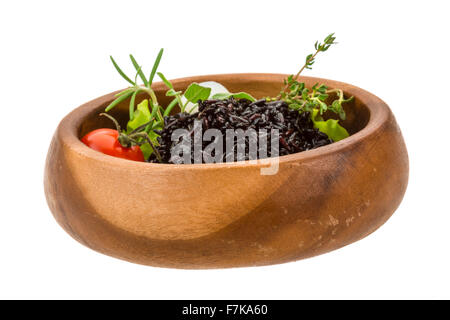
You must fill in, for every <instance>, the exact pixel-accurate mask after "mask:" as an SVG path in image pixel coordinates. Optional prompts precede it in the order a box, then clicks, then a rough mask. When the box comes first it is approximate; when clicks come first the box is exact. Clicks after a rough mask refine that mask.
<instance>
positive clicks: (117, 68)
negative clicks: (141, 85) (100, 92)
mask: <svg viewBox="0 0 450 320" xmlns="http://www.w3.org/2000/svg"><path fill="white" fill-rule="evenodd" d="M109 57H110V58H111V62H112V63H113V65H114V68H116V70H117V72H119V74H120V75H121V76H122V78H124V79H125V80H127V81H128V82H129V83H131V84H132V85H133V86H134V85H136V83H134V82H133V80H131V79H130V78H128V76H127V75H126V74H125V73H124V72H123V71H122V69H120V68H119V66H118V65H117V63H116V61H114V59H113V57H112V56H109Z"/></svg>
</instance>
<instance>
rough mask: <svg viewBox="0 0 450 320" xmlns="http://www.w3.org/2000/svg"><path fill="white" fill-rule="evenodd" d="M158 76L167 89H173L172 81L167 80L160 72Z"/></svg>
mask: <svg viewBox="0 0 450 320" xmlns="http://www.w3.org/2000/svg"><path fill="white" fill-rule="evenodd" d="M158 76H159V77H160V78H161V80H162V82H164V84H165V85H166V86H167V87H168V88H169V89H173V85H172V83H170V81H169V80H167V78H166V77H165V76H164V75H163V74H162V73H161V72H158Z"/></svg>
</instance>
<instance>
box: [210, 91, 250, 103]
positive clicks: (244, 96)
mask: <svg viewBox="0 0 450 320" xmlns="http://www.w3.org/2000/svg"><path fill="white" fill-rule="evenodd" d="M230 97H233V98H235V99H247V100H249V101H251V102H255V101H256V99H255V98H253V97H252V96H251V95H250V94H248V93H246V92H238V93H216V94H214V95H213V96H212V97H211V99H217V100H225V99H228V98H230Z"/></svg>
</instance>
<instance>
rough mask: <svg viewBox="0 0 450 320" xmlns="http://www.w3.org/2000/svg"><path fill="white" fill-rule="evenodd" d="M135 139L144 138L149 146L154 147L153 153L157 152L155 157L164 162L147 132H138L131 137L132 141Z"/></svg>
mask: <svg viewBox="0 0 450 320" xmlns="http://www.w3.org/2000/svg"><path fill="white" fill-rule="evenodd" d="M135 137H139V138H144V139H145V140H146V141H147V142H148V144H150V146H151V147H152V149H153V152H155V155H156V158H157V159H158V161H159V162H160V163H162V162H163V161H162V158H161V155H160V154H159V152H158V150H157V149H156V148H155V146H154V145H153V142H152V140H151V139H150V137H149V136H148V134H147V132H138V133H135V134H133V135H131V136H130V138H131V139H134V138H135Z"/></svg>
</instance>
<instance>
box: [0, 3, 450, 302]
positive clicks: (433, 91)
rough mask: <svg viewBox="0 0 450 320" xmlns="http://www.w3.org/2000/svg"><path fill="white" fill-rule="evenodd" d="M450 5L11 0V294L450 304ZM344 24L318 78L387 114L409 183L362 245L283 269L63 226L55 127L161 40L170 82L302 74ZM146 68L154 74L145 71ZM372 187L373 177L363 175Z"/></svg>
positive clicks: (5, 117) (0, 262) (4, 289)
mask: <svg viewBox="0 0 450 320" xmlns="http://www.w3.org/2000/svg"><path fill="white" fill-rule="evenodd" d="M449 12H450V8H449V5H448V1H426V2H424V1H380V0H378V1H372V2H369V1H342V0H341V1H323V0H322V1H281V0H276V1H261V0H259V1H242V0H241V1H232V0H228V1H168V0H167V1H149V0H147V1H130V0H128V1H120V2H119V1H92V0H90V1H72V2H70V3H69V2H68V1H2V2H1V4H0V36H1V42H0V43H1V47H0V82H1V83H0V88H1V110H2V121H1V124H2V127H1V132H2V139H1V141H2V146H1V149H0V150H1V157H0V164H1V166H0V170H1V180H0V188H1V190H0V191H1V192H0V194H1V201H0V298H147V299H170V298H173V299H178V298H184V299H200V298H210V299H218V298H224V299H226V298H234V299H240V298H245V299H298V298H306V299H312V298H344V299H346V298H364V299H365V298H450V292H449V291H450V289H449V287H450V250H449V244H450V236H449V234H450V210H449V205H448V198H449V192H448V190H449V185H448V182H449V178H450V175H449V169H448V168H449V165H450V157H449V151H448V148H449V135H448V132H449V131H448V130H449V129H448V126H449V123H450V122H449V119H450V118H449V117H450V112H449V110H450V104H449V102H448V99H449V94H448V91H449V81H448V77H449V76H448V74H449V72H450V68H449V56H450V55H449V35H448V32H449V30H450V23H449V18H448V13H449ZM330 32H336V35H337V38H338V39H337V40H338V42H339V44H338V45H337V46H335V47H333V48H331V49H330V50H329V51H328V52H327V53H325V54H321V55H320V56H319V57H318V59H317V62H316V64H315V65H314V69H313V70H312V71H308V72H305V75H314V76H319V77H325V78H330V79H335V80H340V81H344V82H348V83H352V84H355V85H357V86H359V87H362V88H364V89H366V90H369V91H371V92H373V93H375V94H376V95H378V96H379V97H381V98H382V99H383V100H385V101H386V102H387V103H388V104H389V105H390V106H391V108H392V110H393V112H394V114H395V115H396V117H397V120H398V122H399V125H400V127H401V129H402V131H403V134H404V137H405V141H406V144H407V147H408V151H409V156H410V167H411V169H410V182H409V186H408V190H407V193H406V195H405V198H404V200H403V202H402V204H401V205H400V207H399V209H398V210H397V211H396V213H395V214H394V215H393V216H392V218H391V219H390V220H389V221H388V222H387V223H386V224H385V225H384V226H382V227H381V229H379V230H378V231H377V232H375V233H374V234H372V235H371V236H369V237H368V238H366V239H363V240H361V241H359V242H357V243H354V244H352V245H350V246H347V247H345V248H343V249H340V250H337V251H334V252H331V253H328V254H326V255H322V256H319V257H315V258H312V259H308V260H303V261H298V262H294V263H288V264H284V265H277V266H270V267H259V268H244V269H231V270H211V271H184V270H171V269H160V268H152V267H145V266H140V265H134V264H131V263H128V262H124V261H120V260H116V259H113V258H110V257H108V256H104V255H101V254H99V253H96V252H94V251H91V250H90V249H88V248H86V247H83V246H82V245H80V244H79V243H78V242H76V241H75V240H73V239H72V238H71V237H70V236H68V235H67V234H66V233H65V232H64V231H63V230H62V229H61V228H60V227H59V226H58V224H57V223H56V222H55V221H54V219H53V217H52V215H51V214H50V211H49V210H48V207H47V204H46V202H45V197H44V191H43V169H44V161H45V156H46V152H47V148H48V146H49V143H50V139H51V137H52V134H53V132H54V130H55V128H56V126H57V125H58V122H59V121H60V120H61V119H62V118H63V117H64V116H65V115H66V114H67V113H68V112H69V111H71V110H72V109H74V108H75V107H77V106H79V105H80V104H82V103H84V102H86V101H89V100H91V99H93V98H96V97H98V96H100V95H103V94H105V93H108V92H111V91H113V90H116V89H120V88H123V87H125V86H126V83H125V82H124V81H123V80H122V79H121V78H120V77H119V76H118V74H117V73H116V71H115V70H114V69H113V67H112V65H111V63H110V61H109V58H108V56H109V55H110V54H112V55H113V56H114V57H115V58H116V60H117V61H118V62H119V64H120V65H123V66H124V69H126V70H127V71H129V72H130V73H131V72H132V67H131V65H130V64H129V63H128V54H129V53H133V54H134V55H135V57H136V58H137V59H138V61H139V62H140V63H142V64H144V66H147V68H149V67H148V66H149V65H151V64H152V62H153V59H154V56H155V55H156V53H157V51H158V49H159V48H160V47H164V48H165V54H164V57H163V60H162V63H161V66H160V71H162V72H164V73H165V74H166V76H167V77H168V78H177V77H182V76H190V75H197V74H212V73H231V72H275V73H295V72H296V71H297V69H298V67H299V66H300V65H301V64H302V63H303V61H304V57H305V55H306V54H308V53H310V52H311V51H312V48H313V44H314V42H315V40H321V39H323V38H324V36H326V35H327V34H328V33H330ZM144 71H147V72H148V71H149V70H144ZM368 183H370V181H368Z"/></svg>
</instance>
